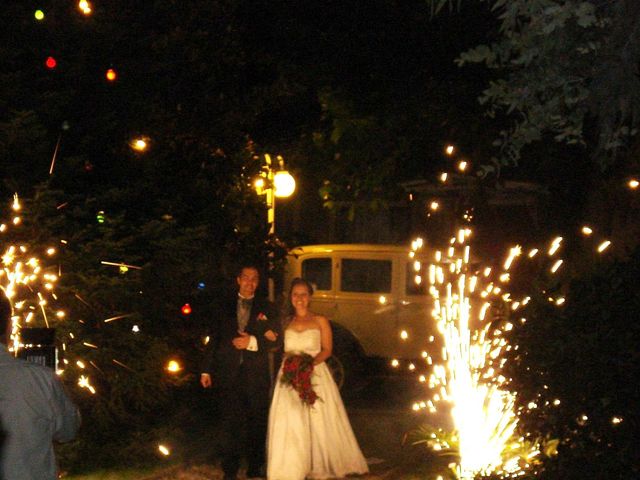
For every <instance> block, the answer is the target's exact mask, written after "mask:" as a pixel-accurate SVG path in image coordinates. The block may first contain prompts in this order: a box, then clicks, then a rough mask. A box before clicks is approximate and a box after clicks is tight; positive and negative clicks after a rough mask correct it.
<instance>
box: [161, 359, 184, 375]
mask: <svg viewBox="0 0 640 480" xmlns="http://www.w3.org/2000/svg"><path fill="white" fill-rule="evenodd" d="M165 369H166V370H167V372H169V373H178V372H179V371H181V370H182V366H181V365H180V363H179V362H177V361H176V360H169V362H167V366H166V367H165Z"/></svg>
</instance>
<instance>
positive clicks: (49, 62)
mask: <svg viewBox="0 0 640 480" xmlns="http://www.w3.org/2000/svg"><path fill="white" fill-rule="evenodd" d="M44 64H45V65H46V66H47V68H48V69H50V70H53V69H54V68H56V65H58V62H57V61H56V59H55V58H53V57H47V59H46V60H45V62H44Z"/></svg>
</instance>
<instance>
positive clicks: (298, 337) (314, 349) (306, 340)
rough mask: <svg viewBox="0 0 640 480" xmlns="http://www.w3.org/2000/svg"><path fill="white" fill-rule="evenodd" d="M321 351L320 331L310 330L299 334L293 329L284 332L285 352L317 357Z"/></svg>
mask: <svg viewBox="0 0 640 480" xmlns="http://www.w3.org/2000/svg"><path fill="white" fill-rule="evenodd" d="M320 350H321V344H320V330H318V329H317V328H309V329H307V330H302V331H301V332H298V331H297V330H293V329H291V328H287V329H286V330H285V331H284V351H285V352H292V353H308V354H309V355H317V354H318V353H319V352H320Z"/></svg>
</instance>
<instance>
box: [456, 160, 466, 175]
mask: <svg viewBox="0 0 640 480" xmlns="http://www.w3.org/2000/svg"><path fill="white" fill-rule="evenodd" d="M468 166H469V165H468V163H467V162H465V161H464V160H462V161H461V162H459V163H458V170H460V171H461V172H464V171H465V170H466V169H467V167H468Z"/></svg>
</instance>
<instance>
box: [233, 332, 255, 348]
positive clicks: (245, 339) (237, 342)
mask: <svg viewBox="0 0 640 480" xmlns="http://www.w3.org/2000/svg"><path fill="white" fill-rule="evenodd" d="M238 333H239V334H240V336H239V337H236V338H234V339H233V340H232V343H233V346H234V347H236V348H237V349H238V350H246V349H247V347H248V346H249V342H250V341H251V335H249V334H248V333H247V332H238Z"/></svg>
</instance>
